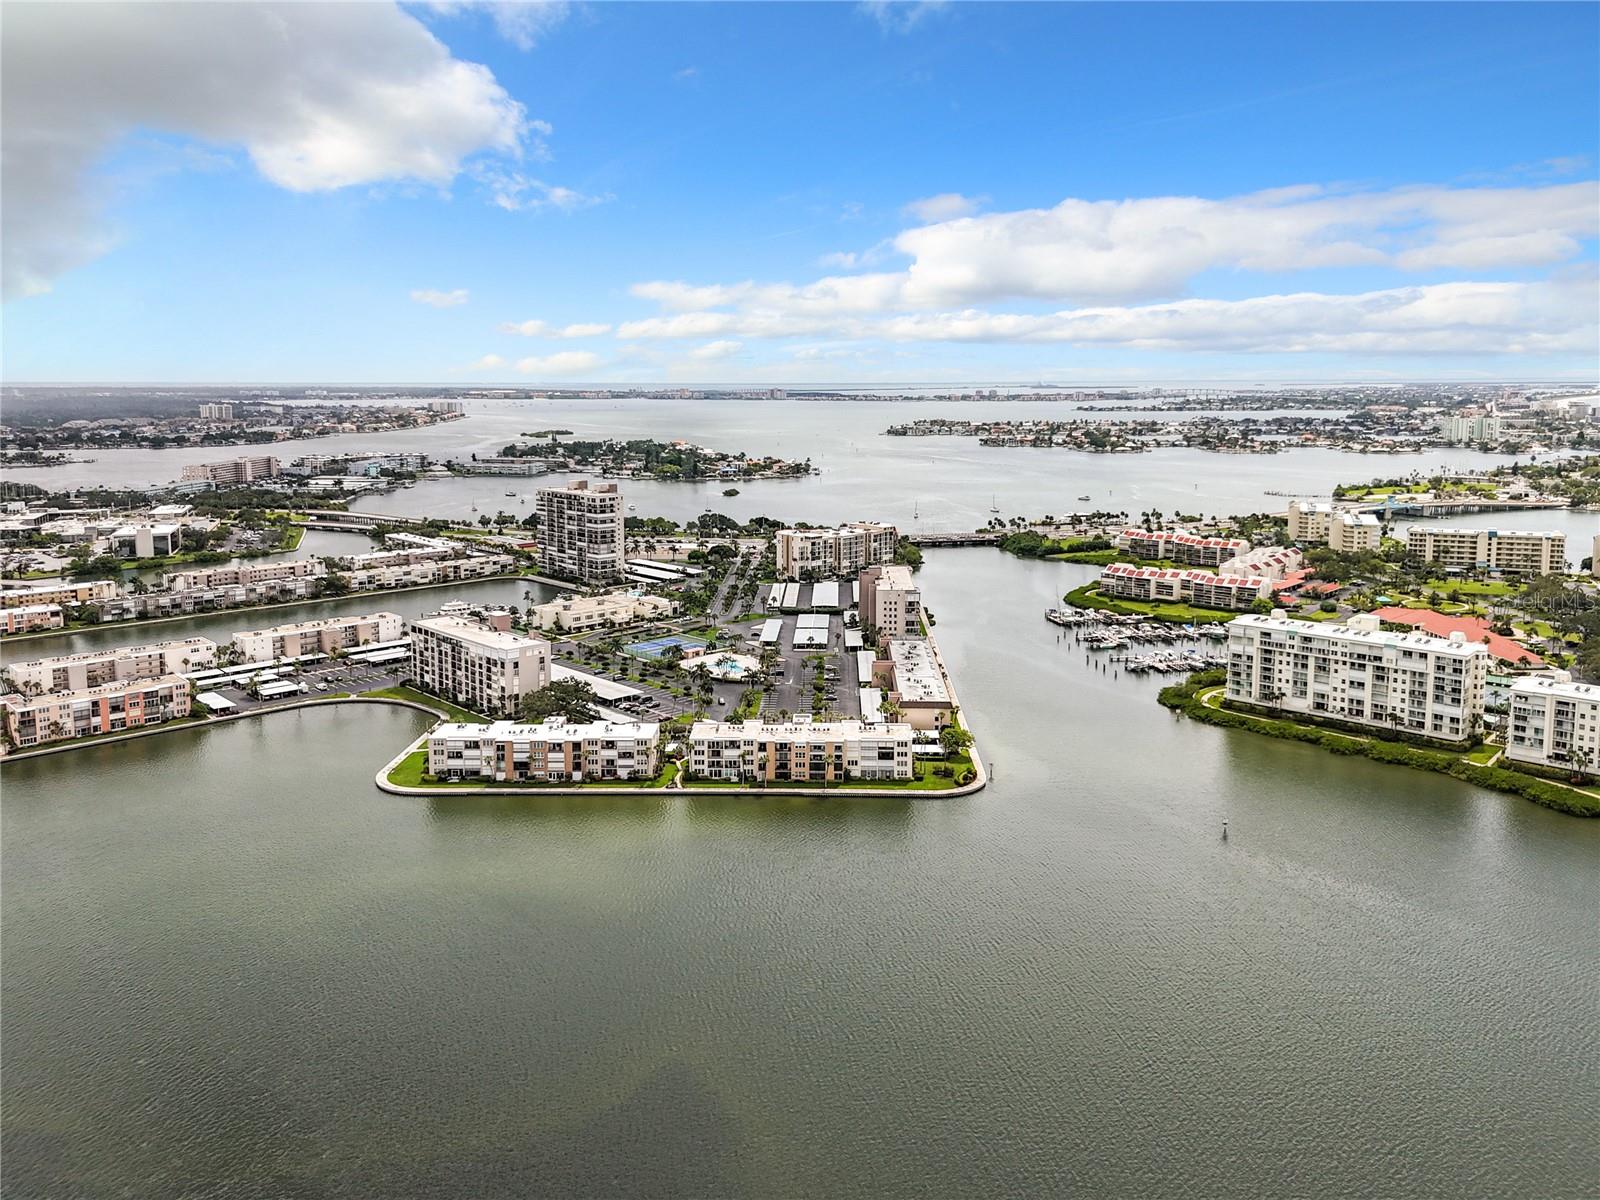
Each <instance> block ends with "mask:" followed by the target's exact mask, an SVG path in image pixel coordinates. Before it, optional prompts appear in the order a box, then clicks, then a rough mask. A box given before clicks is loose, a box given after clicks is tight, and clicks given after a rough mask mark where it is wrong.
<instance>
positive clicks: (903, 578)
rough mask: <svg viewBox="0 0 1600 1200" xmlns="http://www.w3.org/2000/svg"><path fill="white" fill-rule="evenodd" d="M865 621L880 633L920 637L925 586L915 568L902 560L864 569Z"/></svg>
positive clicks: (881, 635) (880, 635) (861, 606)
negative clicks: (913, 569)
mask: <svg viewBox="0 0 1600 1200" xmlns="http://www.w3.org/2000/svg"><path fill="white" fill-rule="evenodd" d="M860 583H861V604H860V611H861V623H862V624H863V625H866V626H870V627H871V628H873V629H876V630H877V631H878V636H879V637H916V636H917V635H919V634H920V633H921V632H922V589H921V588H919V587H918V586H917V583H916V579H915V578H914V577H913V575H912V573H911V568H910V567H907V566H903V565H901V564H898V563H888V564H885V565H882V566H876V567H868V568H867V569H866V570H865V571H863V572H861V580H860Z"/></svg>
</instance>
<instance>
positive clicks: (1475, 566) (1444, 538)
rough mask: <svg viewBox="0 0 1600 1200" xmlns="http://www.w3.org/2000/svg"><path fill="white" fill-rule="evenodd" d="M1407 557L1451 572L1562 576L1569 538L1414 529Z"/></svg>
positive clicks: (1513, 532)
mask: <svg viewBox="0 0 1600 1200" xmlns="http://www.w3.org/2000/svg"><path fill="white" fill-rule="evenodd" d="M1406 553H1407V554H1409V555H1411V556H1412V557H1413V558H1418V559H1421V560H1422V561H1423V562H1427V563H1438V564H1439V565H1440V566H1441V567H1443V568H1444V569H1445V570H1447V571H1485V570H1487V571H1503V572H1505V573H1506V574H1508V575H1549V574H1552V573H1555V574H1560V573H1562V572H1564V571H1566V569H1567V535H1566V534H1564V533H1554V532H1534V531H1529V530H1523V529H1440V528H1438V527H1437V526H1432V525H1413V526H1412V527H1411V529H1410V530H1409V531H1408V532H1407V533H1406Z"/></svg>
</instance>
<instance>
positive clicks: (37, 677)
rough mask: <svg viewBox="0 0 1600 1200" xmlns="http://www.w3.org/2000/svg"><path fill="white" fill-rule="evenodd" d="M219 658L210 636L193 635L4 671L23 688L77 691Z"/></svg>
mask: <svg viewBox="0 0 1600 1200" xmlns="http://www.w3.org/2000/svg"><path fill="white" fill-rule="evenodd" d="M216 661H217V644H216V643H215V642H213V641H212V640H211V639H210V638H203V637H192V638H185V639H184V640H183V641H180V642H155V643H153V644H151V645H148V646H118V647H114V648H112V649H107V650H85V651H84V652H83V653H81V654H63V655H59V656H58V657H55V658H36V659H33V660H32V661H30V662H19V663H12V664H11V665H10V666H8V667H6V668H5V669H4V670H5V674H7V675H9V676H10V677H11V681H12V683H13V684H14V685H15V686H16V687H17V689H18V690H19V691H24V692H26V691H34V690H37V691H41V692H76V691H82V690H83V689H84V688H91V687H98V686H99V685H100V684H102V683H110V682H112V681H113V680H117V679H151V678H154V677H155V676H158V675H182V674H186V673H188V672H191V671H199V670H203V669H205V668H207V667H212V666H215V665H216Z"/></svg>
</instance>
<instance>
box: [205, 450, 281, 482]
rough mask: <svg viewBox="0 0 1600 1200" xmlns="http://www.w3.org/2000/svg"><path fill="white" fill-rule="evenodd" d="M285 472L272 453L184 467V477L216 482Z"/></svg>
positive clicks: (240, 480) (236, 480)
mask: <svg viewBox="0 0 1600 1200" xmlns="http://www.w3.org/2000/svg"><path fill="white" fill-rule="evenodd" d="M281 474H283V467H282V466H281V465H280V464H279V462H278V460H277V459H275V458H273V457H272V456H271V455H270V454H257V455H249V456H246V457H244V458H230V459H228V460H227V461H226V462H212V463H190V464H189V465H188V466H186V467H185V468H184V469H183V478H184V479H203V480H209V481H210V482H212V483H215V484H231V483H250V482H252V481H253V480H256V479H272V478H275V477H276V476H278V475H281Z"/></svg>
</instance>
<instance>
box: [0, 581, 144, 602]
mask: <svg viewBox="0 0 1600 1200" xmlns="http://www.w3.org/2000/svg"><path fill="white" fill-rule="evenodd" d="M116 594H117V585H116V584H114V583H112V582H111V580H109V579H88V580H85V581H83V582H82V583H63V582H61V581H59V580H58V581H56V582H54V583H20V584H16V585H13V584H11V583H10V581H7V582H6V583H3V584H0V607H4V608H21V607H23V606H25V605H33V604H87V603H89V602H90V601H91V600H109V599H111V598H112V597H113V596H115V595H116Z"/></svg>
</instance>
